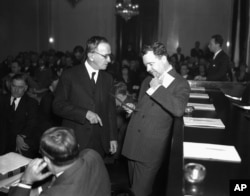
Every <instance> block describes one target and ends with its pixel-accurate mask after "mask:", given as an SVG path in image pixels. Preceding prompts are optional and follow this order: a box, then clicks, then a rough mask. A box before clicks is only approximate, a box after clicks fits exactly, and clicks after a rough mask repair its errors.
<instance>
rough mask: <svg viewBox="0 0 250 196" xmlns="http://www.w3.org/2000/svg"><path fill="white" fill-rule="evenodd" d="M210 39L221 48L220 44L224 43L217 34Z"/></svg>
mask: <svg viewBox="0 0 250 196" xmlns="http://www.w3.org/2000/svg"><path fill="white" fill-rule="evenodd" d="M212 39H214V42H215V43H216V44H219V45H220V46H222V44H223V42H224V40H223V38H222V36H221V35H219V34H216V35H213V36H212Z"/></svg>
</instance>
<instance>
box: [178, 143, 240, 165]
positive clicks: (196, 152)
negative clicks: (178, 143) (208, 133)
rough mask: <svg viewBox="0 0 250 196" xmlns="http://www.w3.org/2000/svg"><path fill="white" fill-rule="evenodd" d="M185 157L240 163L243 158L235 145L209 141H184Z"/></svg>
mask: <svg viewBox="0 0 250 196" xmlns="http://www.w3.org/2000/svg"><path fill="white" fill-rule="evenodd" d="M183 152H184V158H187V159H199V160H209V161H225V162H235V163H240V162H241V158H240V156H239V154H238V152H237V150H236V148H235V147H234V146H230V145H219V144H209V143H196V142H184V143H183Z"/></svg>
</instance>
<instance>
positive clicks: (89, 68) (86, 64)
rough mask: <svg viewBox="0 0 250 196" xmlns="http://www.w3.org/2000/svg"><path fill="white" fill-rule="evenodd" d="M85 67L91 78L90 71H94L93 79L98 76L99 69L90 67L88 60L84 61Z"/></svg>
mask: <svg viewBox="0 0 250 196" xmlns="http://www.w3.org/2000/svg"><path fill="white" fill-rule="evenodd" d="M85 67H86V69H87V71H88V74H89V78H90V79H91V78H92V73H93V72H96V74H95V76H94V78H95V81H96V79H97V77H98V74H99V70H95V69H94V68H93V67H91V65H90V64H89V63H88V61H85Z"/></svg>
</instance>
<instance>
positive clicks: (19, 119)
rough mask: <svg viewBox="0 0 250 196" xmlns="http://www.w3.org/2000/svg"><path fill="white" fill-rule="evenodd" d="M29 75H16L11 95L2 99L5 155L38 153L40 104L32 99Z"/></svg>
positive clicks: (11, 86)
mask: <svg viewBox="0 0 250 196" xmlns="http://www.w3.org/2000/svg"><path fill="white" fill-rule="evenodd" d="M27 89H28V81H27V75H25V74H20V73H19V74H16V75H14V76H13V77H12V78H11V85H10V93H9V94H6V95H4V96H3V97H1V99H0V100H1V102H0V104H1V107H0V108H1V111H0V119H1V120H2V121H1V123H3V124H4V125H2V126H3V127H4V129H3V130H1V132H4V137H1V141H0V142H1V143H2V142H3V143H4V144H5V153H8V152H18V153H20V154H23V155H24V156H27V157H34V156H35V155H36V153H37V148H38V146H37V140H38V137H37V134H38V133H37V129H36V128H37V120H38V103H37V101H35V100H34V99H33V98H30V97H29V96H28V95H27V94H26V91H27Z"/></svg>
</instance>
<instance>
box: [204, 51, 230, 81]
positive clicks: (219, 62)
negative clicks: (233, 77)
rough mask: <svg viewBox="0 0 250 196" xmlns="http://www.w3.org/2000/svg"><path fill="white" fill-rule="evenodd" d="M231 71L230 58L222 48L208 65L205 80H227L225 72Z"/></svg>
mask: <svg viewBox="0 0 250 196" xmlns="http://www.w3.org/2000/svg"><path fill="white" fill-rule="evenodd" d="M230 71H231V68H230V59H229V57H228V56H227V54H226V53H225V52H224V51H223V50H222V51H220V52H219V53H218V54H217V56H216V57H215V59H213V61H212V63H211V64H210V66H209V67H208V71H207V80H208V81H228V77H227V74H228V73H229V72H230Z"/></svg>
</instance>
